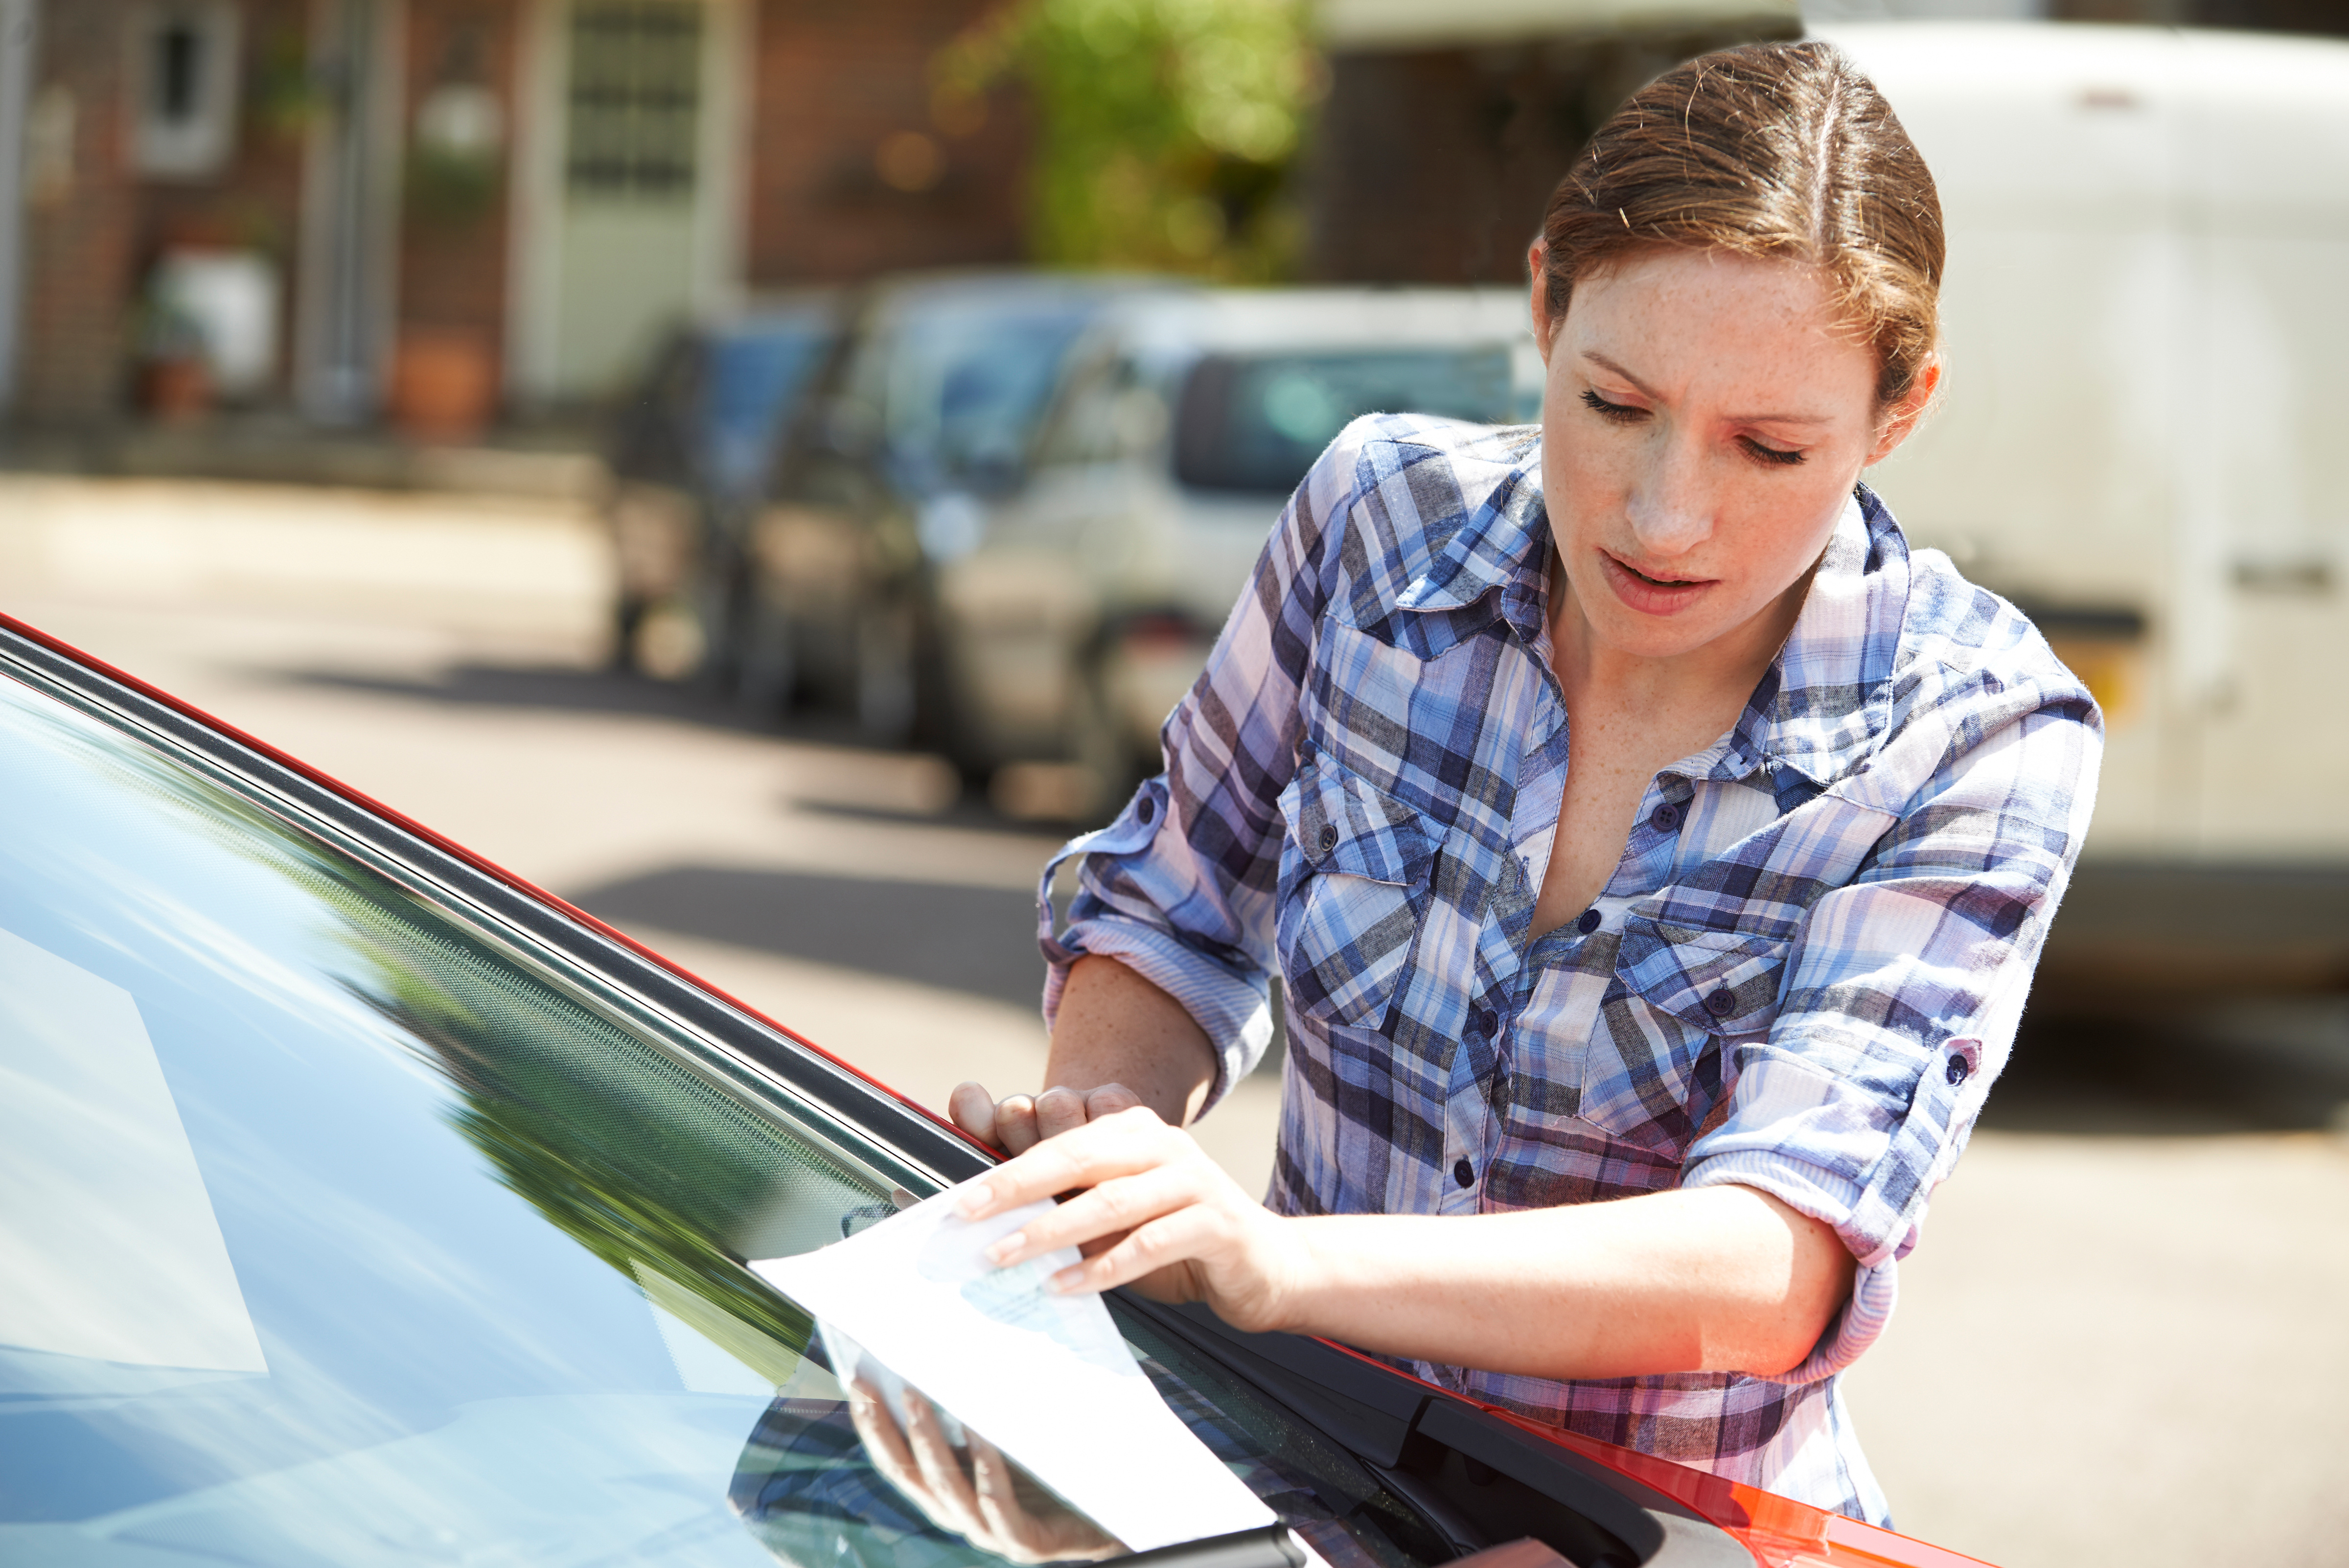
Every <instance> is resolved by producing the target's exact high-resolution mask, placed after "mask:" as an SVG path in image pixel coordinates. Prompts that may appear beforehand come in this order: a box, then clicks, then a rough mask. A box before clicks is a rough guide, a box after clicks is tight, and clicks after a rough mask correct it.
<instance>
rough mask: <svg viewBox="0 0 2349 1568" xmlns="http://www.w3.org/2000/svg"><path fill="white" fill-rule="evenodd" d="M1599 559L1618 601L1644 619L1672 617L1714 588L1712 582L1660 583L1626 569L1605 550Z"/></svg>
mask: <svg viewBox="0 0 2349 1568" xmlns="http://www.w3.org/2000/svg"><path fill="white" fill-rule="evenodd" d="M1599 560H1600V561H1602V562H1604V563H1605V571H1606V574H1607V586H1608V587H1610V588H1612V589H1614V590H1615V597H1617V598H1619V599H1621V600H1622V601H1623V602H1624V603H1625V604H1626V605H1628V606H1630V607H1631V608H1633V609H1635V610H1638V611H1640V613H1641V614H1643V615H1671V613H1673V612H1674V611H1675V610H1679V609H1683V608H1685V607H1688V606H1689V605H1691V604H1692V603H1694V602H1695V601H1696V599H1697V597H1699V596H1700V595H1702V593H1703V592H1704V590H1705V589H1707V588H1709V587H1713V583H1712V581H1711V580H1709V579H1708V580H1704V581H1683V582H1660V581H1658V580H1657V579H1655V578H1653V577H1651V576H1646V575H1644V574H1642V573H1640V572H1638V571H1635V570H1633V569H1632V568H1631V567H1630V566H1625V565H1624V564H1623V563H1622V562H1620V561H1619V560H1617V559H1616V558H1615V557H1614V556H1611V555H1609V554H1608V553H1607V552H1606V551H1604V550H1601V551H1599Z"/></svg>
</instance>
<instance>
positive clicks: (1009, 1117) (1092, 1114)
mask: <svg viewBox="0 0 2349 1568" xmlns="http://www.w3.org/2000/svg"><path fill="white" fill-rule="evenodd" d="M1141 1104H1142V1096H1139V1095H1137V1094H1135V1093H1134V1092H1133V1090H1132V1089H1129V1088H1127V1087H1126V1086H1125V1085H1123V1084H1103V1085H1101V1087H1099V1088H1097V1089H1085V1090H1077V1089H1071V1088H1063V1087H1054V1088H1050V1089H1047V1090H1045V1091H1044V1092H1043V1093H1042V1094H1040V1095H1037V1096H1028V1095H1009V1096H1005V1097H1004V1099H1003V1101H1002V1102H1001V1103H1000V1104H998V1103H997V1102H996V1100H995V1097H994V1096H991V1095H989V1094H988V1092H987V1085H984V1084H978V1083H962V1084H957V1085H955V1090H954V1093H953V1094H952V1095H950V1096H947V1116H948V1117H949V1118H950V1119H951V1120H952V1121H953V1122H954V1125H955V1126H957V1127H960V1128H961V1129H962V1130H963V1131H965V1132H967V1133H968V1134H969V1135H970V1136H971V1137H975V1138H977V1139H978V1141H979V1142H981V1143H984V1144H991V1145H993V1146H994V1147H997V1148H999V1149H1002V1150H1003V1151H1004V1152H1005V1153H1007V1154H1024V1153H1026V1152H1027V1151H1028V1150H1029V1149H1030V1148H1033V1147H1035V1146H1036V1145H1038V1144H1040V1143H1041V1142H1043V1141H1044V1140H1045V1139H1046V1138H1050V1137H1059V1136H1060V1135H1061V1134H1062V1133H1064V1132H1067V1131H1069V1130H1070V1129H1071V1128H1073V1127H1083V1126H1084V1125H1085V1124H1086V1123H1087V1122H1092V1121H1099V1120H1100V1119H1101V1118H1102V1117H1103V1116H1115V1115H1116V1114H1117V1113H1118V1112H1120V1111H1127V1110H1132V1109H1133V1108H1134V1107H1135V1106H1139V1105H1141Z"/></svg>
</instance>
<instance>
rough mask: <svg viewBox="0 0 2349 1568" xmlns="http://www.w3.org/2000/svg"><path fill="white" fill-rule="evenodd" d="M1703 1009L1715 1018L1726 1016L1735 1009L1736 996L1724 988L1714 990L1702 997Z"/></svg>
mask: <svg viewBox="0 0 2349 1568" xmlns="http://www.w3.org/2000/svg"><path fill="white" fill-rule="evenodd" d="M1704 1010H1705V1011H1706V1012H1710V1013H1712V1014H1713V1016H1714V1017H1715V1018H1726V1017H1728V1016H1729V1015H1730V1014H1731V1013H1733V1012H1736V1011H1737V998H1735V997H1733V996H1732V995H1730V994H1729V992H1727V991H1726V990H1722V991H1716V992H1713V994H1712V995H1711V996H1708V997H1706V998H1705V999H1704Z"/></svg>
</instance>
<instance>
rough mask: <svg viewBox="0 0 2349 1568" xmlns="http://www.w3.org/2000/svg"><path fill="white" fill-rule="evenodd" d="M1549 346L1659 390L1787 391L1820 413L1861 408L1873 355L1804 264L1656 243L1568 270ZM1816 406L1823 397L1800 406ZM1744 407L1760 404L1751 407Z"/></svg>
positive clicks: (1807, 410) (1870, 388)
mask: <svg viewBox="0 0 2349 1568" xmlns="http://www.w3.org/2000/svg"><path fill="white" fill-rule="evenodd" d="M1556 348H1558V349H1562V350H1564V351H1565V352H1566V353H1567V355H1568V357H1569V358H1572V359H1574V360H1576V361H1578V362H1580V363H1582V364H1584V365H1586V366H1588V367H1589V368H1592V369H1601V370H1605V371H1607V372H1609V373H1611V374H1615V375H1619V376H1622V377H1625V378H1627V379H1630V380H1631V381H1632V383H1633V384H1634V385H1635V386H1636V387H1637V388H1638V389H1640V390H1641V391H1643V392H1646V393H1648V394H1649V395H1651V396H1654V397H1659V398H1674V399H1676V398H1679V397H1682V396H1689V395H1708V396H1710V395H1721V396H1731V397H1735V396H1738V395H1744V396H1747V397H1753V396H1760V395H1764V394H1769V395H1771V396H1772V397H1774V398H1775V399H1776V400H1780V401H1784V400H1785V399H1787V398H1789V397H1794V398H1795V399H1796V401H1797V402H1798V403H1800V404H1802V405H1805V407H1802V408H1800V409H1797V408H1796V407H1795V406H1793V405H1789V406H1787V407H1785V408H1784V409H1782V410H1777V411H1780V412H1784V413H1787V414H1794V413H1797V412H1800V413H1803V414H1805V415H1806V416H1812V417H1820V418H1825V417H1827V416H1829V415H1831V414H1833V413H1836V412H1839V411H1841V410H1840V407H1839V405H1841V404H1843V403H1845V402H1846V401H1850V402H1852V403H1853V405H1854V406H1855V407H1856V408H1857V409H1858V410H1861V411H1863V412H1865V411H1866V410H1868V408H1869V407H1871V406H1872V402H1873V398H1874V389H1875V382H1876V363H1875V354H1874V352H1873V350H1872V349H1871V348H1869V346H1868V342H1867V340H1866V337H1865V336H1864V335H1863V334H1861V333H1858V332H1856V331H1854V330H1853V328H1852V327H1850V325H1849V324H1848V323H1847V322H1846V321H1845V320H1844V318H1843V317H1842V316H1841V315H1840V314H1839V313H1838V311H1837V308H1836V301H1835V296H1834V294H1833V293H1832V292H1831V286H1830V283H1829V281H1828V279H1827V278H1826V276H1825V275H1822V274H1821V273H1820V271H1819V270H1818V269H1817V268H1816V267H1813V266H1810V265H1806V264H1805V263H1802V262H1799V261H1794V260H1789V259H1780V258H1775V257H1759V258H1757V257H1752V256H1742V255H1736V254H1731V253H1727V252H1722V251H1681V250H1672V251H1656V252H1650V253H1647V254H1641V255H1638V256H1633V257H1629V258H1626V259H1625V260H1624V261H1622V262H1620V263H1618V264H1617V265H1612V266H1609V267H1608V268H1606V269H1605V270H1603V271H1601V272H1599V274H1598V275H1595V276H1592V277H1589V278H1587V279H1580V280H1578V281H1577V283H1576V285H1575V288H1574V293H1573V295H1572V296H1571V297H1570V298H1569V300H1568V306H1567V317H1566V321H1565V323H1564V324H1563V329H1562V330H1561V332H1560V333H1559V335H1558V337H1557V343H1556ZM1809 405H1825V406H1816V407H1814V406H1809ZM1752 411H1754V412H1757V413H1758V412H1760V411H1762V410H1758V409H1757V410H1752Z"/></svg>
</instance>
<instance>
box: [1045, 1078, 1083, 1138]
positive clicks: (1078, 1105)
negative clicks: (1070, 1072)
mask: <svg viewBox="0 0 2349 1568" xmlns="http://www.w3.org/2000/svg"><path fill="white" fill-rule="evenodd" d="M1086 1098H1087V1096H1084V1095H1081V1094H1080V1093H1078V1092H1077V1091H1076V1090H1074V1089H1067V1088H1050V1089H1047V1090H1045V1091H1044V1092H1043V1093H1042V1094H1040V1095H1039V1096H1036V1137H1037V1138H1038V1139H1039V1140H1042V1139H1044V1138H1048V1137H1060V1136H1061V1134H1062V1133H1064V1132H1067V1131H1069V1130H1070V1129H1071V1128H1072V1127H1082V1126H1084V1125H1085V1124H1086V1123H1087V1122H1089V1121H1091V1120H1092V1116H1089V1115H1087V1114H1086V1106H1085V1102H1086Z"/></svg>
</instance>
